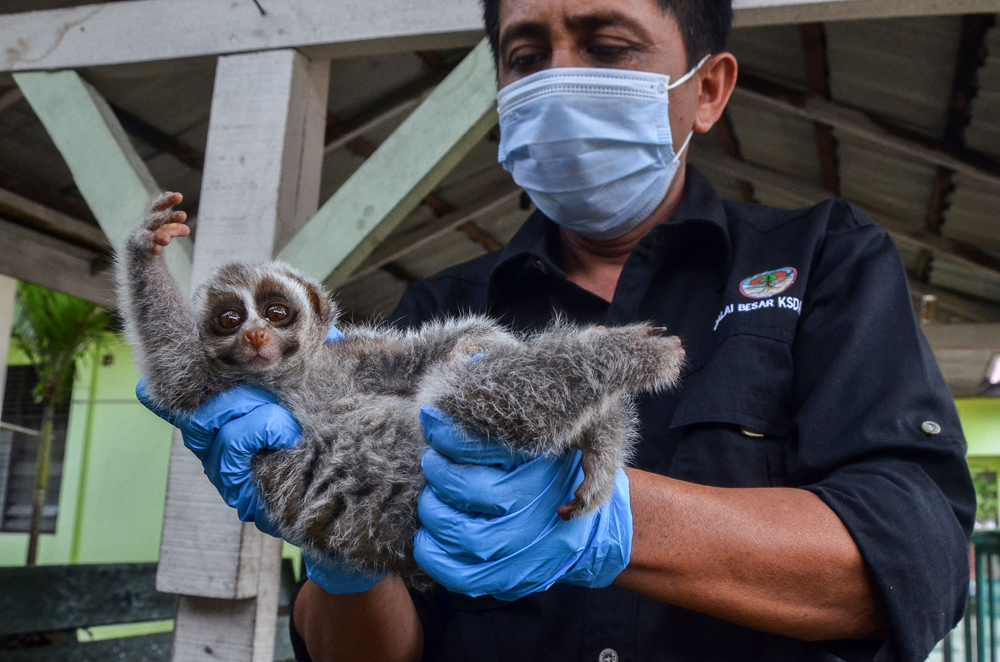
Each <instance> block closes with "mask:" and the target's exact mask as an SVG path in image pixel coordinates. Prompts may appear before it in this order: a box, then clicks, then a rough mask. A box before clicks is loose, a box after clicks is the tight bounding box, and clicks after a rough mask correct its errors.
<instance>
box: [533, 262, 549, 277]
mask: <svg viewBox="0 0 1000 662" xmlns="http://www.w3.org/2000/svg"><path fill="white" fill-rule="evenodd" d="M535 268H536V269H538V270H539V271H541V272H542V273H543V274H547V273H549V268H548V267H546V266H545V263H544V262H542V261H541V260H535Z"/></svg>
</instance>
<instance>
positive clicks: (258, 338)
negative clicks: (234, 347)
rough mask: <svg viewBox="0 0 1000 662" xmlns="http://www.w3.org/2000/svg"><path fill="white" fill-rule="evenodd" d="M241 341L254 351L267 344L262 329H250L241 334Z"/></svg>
mask: <svg viewBox="0 0 1000 662" xmlns="http://www.w3.org/2000/svg"><path fill="white" fill-rule="evenodd" d="M243 339H244V340H246V341H247V344H248V345H250V346H251V347H253V348H254V349H260V348H261V347H262V346H263V345H264V344H265V343H266V342H267V331H265V330H264V329H252V330H250V331H247V332H246V333H245V334H243Z"/></svg>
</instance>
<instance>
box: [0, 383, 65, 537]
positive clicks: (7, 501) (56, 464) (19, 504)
mask: <svg viewBox="0 0 1000 662" xmlns="http://www.w3.org/2000/svg"><path fill="white" fill-rule="evenodd" d="M36 384H38V375H37V373H36V372H35V368H34V367H33V366H30V365H26V366H8V368H7V383H6V388H5V389H4V394H3V410H2V417H3V422H4V423H7V424H8V425H7V426H3V427H2V428H0V532H3V533H27V531H28V525H29V523H30V519H31V503H32V500H33V496H34V491H35V466H36V462H37V459H38V445H39V444H38V437H36V436H34V435H31V434H28V433H25V432H22V431H20V430H18V429H16V428H24V429H27V430H38V428H39V427H41V424H42V406H41V405H40V404H36V403H35V401H34V398H33V397H32V393H31V392H32V390H33V389H34V388H35V385H36ZM68 421H69V402H68V401H67V402H65V403H63V404H61V405H59V406H57V407H56V418H55V424H54V427H53V436H52V458H51V461H50V463H49V482H48V487H47V489H46V492H45V510H44V512H43V516H42V533H55V530H56V516H57V515H58V511H59V488H60V484H61V483H62V471H63V455H64V453H65V449H66V428H67V423H68ZM15 426H16V427H15Z"/></svg>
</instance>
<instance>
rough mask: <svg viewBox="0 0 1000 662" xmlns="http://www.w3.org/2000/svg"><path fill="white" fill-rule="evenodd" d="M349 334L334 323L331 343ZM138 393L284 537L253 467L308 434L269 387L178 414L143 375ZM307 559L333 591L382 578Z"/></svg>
mask: <svg viewBox="0 0 1000 662" xmlns="http://www.w3.org/2000/svg"><path fill="white" fill-rule="evenodd" d="M343 338H344V336H343V334H342V333H341V332H340V331H339V330H338V329H337V328H336V327H331V329H330V333H329V335H328V336H327V339H326V342H328V343H330V342H339V341H340V340H342V339H343ZM135 392H136V396H137V397H138V398H139V401H140V402H141V403H142V404H143V405H145V406H146V408H147V409H149V410H150V411H152V412H153V413H154V414H156V415H157V416H159V417H160V418H162V419H164V420H165V421H167V422H169V423H171V424H172V425H174V426H175V427H177V428H179V429H180V431H181V435H182V437H183V438H184V445H185V446H186V447H187V448H188V449H190V450H191V451H192V452H193V453H194V454H195V455H196V456H197V457H198V459H199V460H201V463H202V465H203V466H204V468H205V475H206V476H208V480H209V481H210V482H211V483H212V485H214V486H215V488H216V489H217V490H218V491H219V494H220V495H222V498H223V500H224V501H225V502H226V503H227V504H228V505H229V506H231V507H233V508H235V509H236V512H237V514H238V515H239V518H240V520H241V521H243V522H253V523H254V524H255V525H256V526H257V528H258V529H260V530H261V531H263V532H264V533H266V534H268V535H272V536H274V537H276V538H280V537H281V532H280V531H279V530H278V528H277V527H276V526H275V525H274V524H273V523H272V522H271V521H270V519H269V518H268V516H267V511H266V510H265V508H264V505H263V503H262V502H261V500H260V497H259V495H258V494H257V486H256V485H255V484H254V482H253V479H252V473H253V472H252V469H251V466H250V461H251V460H252V458H253V456H254V455H255V454H256V453H258V452H260V451H262V450H265V449H274V450H282V449H286V448H291V447H293V446H295V445H296V444H298V443H299V441H300V440H301V439H302V428H301V427H299V424H298V422H296V420H295V419H294V418H293V417H292V415H291V413H290V412H289V411H288V410H287V409H285V408H284V407H282V406H281V405H280V404H279V402H278V399H277V398H276V397H275V396H273V395H272V394H270V393H268V392H267V391H262V390H260V389H256V388H250V387H246V386H238V387H235V388H232V389H230V390H228V391H225V392H223V393H220V394H219V395H217V396H215V397H214V398H212V399H211V400H209V401H208V402H206V403H205V404H204V405H202V406H201V407H200V408H199V409H198V410H197V411H195V412H194V413H193V414H190V415H177V414H171V413H169V412H165V411H162V410H158V409H157V408H155V407H154V406H153V405H152V403H150V401H149V395H148V393H147V392H146V388H145V383H144V381H143V380H142V379H140V380H139V384H138V386H136V391H135ZM303 558H304V560H305V563H306V574H307V575H308V576H309V578H310V579H312V580H313V581H314V582H315V583H317V584H319V585H320V587H321V588H323V589H324V590H326V591H327V592H328V593H334V594H336V593H356V592H359V591H364V590H367V589H369V588H371V587H372V586H374V585H375V584H376V583H377V582H378V581H379V580H380V579H381V577H373V576H370V575H363V574H361V573H358V572H356V571H354V570H352V569H350V568H349V567H347V566H346V565H344V564H343V563H342V562H341V561H340V560H338V559H313V558H311V557H310V556H309V555H306V554H303ZM314 576H315V578H314Z"/></svg>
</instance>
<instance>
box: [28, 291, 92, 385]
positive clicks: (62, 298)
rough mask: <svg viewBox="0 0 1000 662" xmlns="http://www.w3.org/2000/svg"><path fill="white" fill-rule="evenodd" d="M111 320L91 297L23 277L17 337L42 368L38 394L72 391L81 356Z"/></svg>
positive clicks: (30, 359)
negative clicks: (83, 297)
mask: <svg viewBox="0 0 1000 662" xmlns="http://www.w3.org/2000/svg"><path fill="white" fill-rule="evenodd" d="M111 320H112V315H111V313H109V312H108V311H106V310H104V309H103V308H100V307H98V306H96V305H94V304H92V303H88V302H86V301H81V300H80V299H75V298H73V297H71V296H67V295H65V294H60V293H58V292H53V291H51V290H47V289H45V288H42V287H38V286H36V285H29V284H28V283H19V284H18V287H17V305H16V307H15V310H14V324H13V330H12V339H13V341H14V342H15V343H16V344H17V346H18V347H19V348H20V349H21V351H23V352H24V354H25V355H26V356H27V357H28V360H29V361H31V363H32V365H34V366H35V370H36V371H37V372H38V381H39V384H38V389H37V391H36V393H35V400H36V401H38V402H53V403H58V402H62V401H64V400H65V399H66V398H68V397H69V395H70V392H71V386H72V383H73V370H74V368H75V367H76V362H77V359H79V358H80V357H81V356H83V354H84V353H86V352H87V351H88V350H89V349H91V348H92V347H94V346H95V345H98V344H99V343H100V342H101V340H102V339H103V338H104V335H105V333H106V332H107V330H108V328H109V326H110V324H111Z"/></svg>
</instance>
